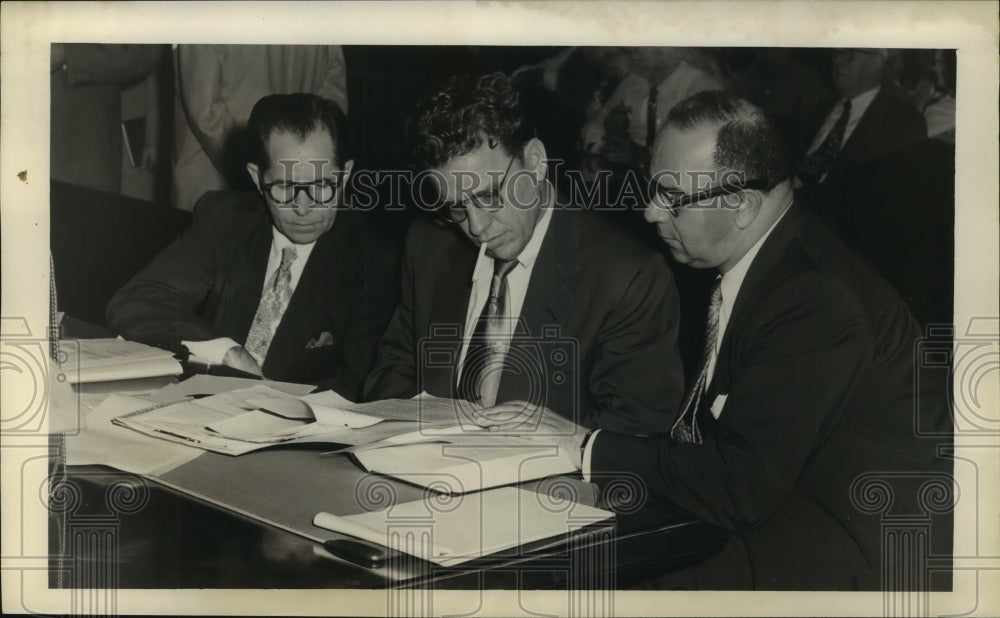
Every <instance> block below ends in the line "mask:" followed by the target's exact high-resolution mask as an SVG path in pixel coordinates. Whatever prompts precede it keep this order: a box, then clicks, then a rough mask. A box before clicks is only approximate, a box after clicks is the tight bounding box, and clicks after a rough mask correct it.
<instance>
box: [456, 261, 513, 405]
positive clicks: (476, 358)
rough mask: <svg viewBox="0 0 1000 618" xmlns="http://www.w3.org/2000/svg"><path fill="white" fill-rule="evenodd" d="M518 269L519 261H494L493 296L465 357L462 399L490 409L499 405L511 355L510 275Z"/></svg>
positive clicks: (460, 389) (461, 388) (482, 314)
mask: <svg viewBox="0 0 1000 618" xmlns="http://www.w3.org/2000/svg"><path fill="white" fill-rule="evenodd" d="M515 266H517V260H508V261H506V262H502V261H500V260H493V278H492V280H491V281H490V296H489V298H487V299H486V304H485V305H484V306H483V312H482V313H481V314H479V321H478V322H477V323H476V330H475V332H473V334H472V337H471V338H470V339H469V349H468V351H466V353H465V363H464V364H463V366H462V377H461V379H460V380H459V384H458V396H459V397H460V398H462V399H466V400H468V401H474V402H477V403H481V404H482V405H484V406H486V407H490V406H493V405H495V404H496V399H497V391H498V390H499V389H500V375H501V373H502V372H503V361H504V357H505V356H506V355H507V347H508V345H509V343H510V342H509V341H508V340H507V331H508V329H507V328H506V325H505V324H504V319H505V318H506V317H507V315H506V314H507V307H506V305H507V275H508V274H510V272H511V271H512V270H513V269H514V267H515Z"/></svg>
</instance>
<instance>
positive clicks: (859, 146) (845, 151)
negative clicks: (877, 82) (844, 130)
mask: <svg viewBox="0 0 1000 618" xmlns="http://www.w3.org/2000/svg"><path fill="white" fill-rule="evenodd" d="M886 96H887V95H886V94H885V90H884V89H883V90H880V91H879V93H878V94H877V95H875V98H874V99H872V102H871V104H869V105H868V109H866V110H865V113H864V115H862V116H861V120H860V121H859V122H858V125H857V126H856V127H855V128H854V131H853V132H852V133H851V136H850V137H849V138H848V139H847V142H846V143H845V144H844V147H843V148H842V149H841V152H840V157H838V159H840V160H841V161H862V160H865V159H867V158H869V157H870V156H871V155H872V154H873V153H874V152H876V151H877V150H878V144H876V143H873V142H876V141H877V140H878V139H879V136H880V135H881V134H882V128H883V127H884V123H885V122H886V118H885V111H886V103H885V97H886Z"/></svg>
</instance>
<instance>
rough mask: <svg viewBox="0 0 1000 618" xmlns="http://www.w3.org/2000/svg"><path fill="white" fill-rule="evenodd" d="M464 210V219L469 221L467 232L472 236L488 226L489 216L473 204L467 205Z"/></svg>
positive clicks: (483, 230)
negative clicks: (465, 215) (465, 216)
mask: <svg viewBox="0 0 1000 618" xmlns="http://www.w3.org/2000/svg"><path fill="white" fill-rule="evenodd" d="M466 212H467V214H468V217H467V219H466V220H467V221H468V222H469V233H470V234H472V235H473V236H479V235H480V234H482V233H483V232H485V231H486V228H488V227H489V226H490V216H489V215H488V214H487V213H485V212H483V211H482V210H479V209H478V208H476V207H475V206H469V207H468V209H467V211H466Z"/></svg>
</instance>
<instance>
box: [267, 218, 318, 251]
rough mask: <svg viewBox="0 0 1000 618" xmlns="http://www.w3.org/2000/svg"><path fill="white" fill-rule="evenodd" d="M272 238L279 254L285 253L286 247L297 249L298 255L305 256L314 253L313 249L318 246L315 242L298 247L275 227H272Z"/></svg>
mask: <svg viewBox="0 0 1000 618" xmlns="http://www.w3.org/2000/svg"><path fill="white" fill-rule="evenodd" d="M271 237H272V239H273V246H274V248H275V249H277V250H278V253H279V254H280V253H281V252H282V251H284V249H285V247H295V251H296V253H297V254H298V255H303V254H306V253H309V252H310V251H312V248H313V247H314V246H315V245H316V241H315V240H314V241H312V242H311V243H308V244H305V245H297V244H295V243H293V242H292V241H291V240H290V239H289V238H288V237H287V236H285V235H284V234H282V233H281V231H280V230H278V228H276V227H274V226H273V225H272V226H271Z"/></svg>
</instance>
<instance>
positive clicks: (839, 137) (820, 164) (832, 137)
mask: <svg viewBox="0 0 1000 618" xmlns="http://www.w3.org/2000/svg"><path fill="white" fill-rule="evenodd" d="M850 115H851V102H850V101H844V110H843V111H842V112H840V118H837V122H836V124H834V125H833V128H832V129H830V132H829V133H827V135H826V139H824V140H823V143H822V144H820V146H819V148H817V149H816V151H815V152H813V153H812V154H811V155H809V156H807V157H806V158H805V159H803V160H802V163H801V164H799V178H800V179H801V180H802V181H803V182H805V183H812V184H815V183H818V182H820V180H821V179H822V178H823V174H825V173H826V170H827V169H828V168H829V167H830V164H831V163H832V162H833V160H834V159H835V158H836V157H837V153H839V152H840V147H841V146H842V145H843V143H844V133H845V131H846V130H847V119H848V118H849V117H850Z"/></svg>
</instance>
